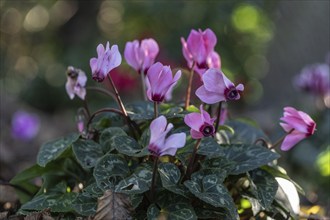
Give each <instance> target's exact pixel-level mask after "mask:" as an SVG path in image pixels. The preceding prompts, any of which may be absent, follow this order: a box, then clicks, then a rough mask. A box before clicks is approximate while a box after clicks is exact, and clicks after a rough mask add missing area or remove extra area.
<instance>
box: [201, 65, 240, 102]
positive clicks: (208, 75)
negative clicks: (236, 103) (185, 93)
mask: <svg viewBox="0 0 330 220" xmlns="http://www.w3.org/2000/svg"><path fill="white" fill-rule="evenodd" d="M202 80H203V85H202V86H201V87H199V88H198V89H197V90H196V95H197V97H198V98H199V99H200V100H202V101H203V102H205V103H207V104H214V103H217V102H221V101H230V100H238V99H239V98H240V92H242V91H243V90H244V86H243V84H238V85H237V86H235V85H234V84H233V83H232V82H231V81H230V80H229V79H228V78H227V77H226V76H225V74H223V72H221V70H218V69H213V68H211V69H208V70H207V71H206V72H205V73H204V74H203V76H202Z"/></svg>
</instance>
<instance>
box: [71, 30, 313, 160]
mask: <svg viewBox="0 0 330 220" xmlns="http://www.w3.org/2000/svg"><path fill="white" fill-rule="evenodd" d="M181 42H182V52H183V56H184V58H185V59H186V61H187V66H188V68H190V70H191V76H190V79H192V75H193V73H194V72H196V73H198V75H199V76H200V79H201V81H202V82H203V85H202V86H201V87H199V88H198V89H197V90H196V92H195V94H196V95H197V97H198V98H199V99H200V100H201V102H202V103H206V104H216V103H221V102H226V101H232V100H238V99H240V93H241V92H243V90H244V86H243V85H242V84H238V85H237V86H235V85H234V83H233V82H231V81H230V80H229V79H228V78H227V77H226V76H225V74H224V73H223V72H222V71H221V61H220V56H219V54H218V53H217V52H215V50H214V48H215V45H216V42H217V38H216V36H215V34H214V33H213V31H212V30H210V29H206V30H205V31H202V30H198V31H196V30H192V31H191V32H190V34H189V36H188V38H187V40H185V39H184V38H181ZM158 52H159V47H158V44H157V42H156V41H155V40H154V39H144V40H142V41H141V43H139V41H137V40H135V41H132V42H128V43H127V44H126V47H125V50H124V56H125V59H126V62H127V63H128V64H129V65H130V66H131V67H132V68H133V69H135V70H136V71H137V72H138V73H139V74H140V75H141V77H142V80H143V82H142V84H143V85H145V87H146V89H145V91H144V92H146V95H147V98H148V99H149V100H150V101H152V102H154V106H155V119H154V120H153V121H152V122H151V124H150V131H151V137H150V142H149V146H148V149H149V151H150V152H151V153H152V154H153V155H155V156H157V157H159V156H163V155H175V153H176V151H177V149H178V148H181V147H183V146H184V145H185V141H186V135H185V133H177V134H172V135H170V136H167V134H168V133H169V131H170V130H171V129H172V128H173V125H172V124H171V123H167V120H166V118H165V117H164V116H159V117H158V115H157V108H156V106H157V104H159V103H161V102H164V100H167V99H168V98H169V97H170V96H171V93H172V89H173V87H174V86H175V85H176V83H177V81H178V80H179V79H180V77H181V71H180V70H179V71H177V72H176V74H175V75H174V77H173V74H172V70H171V68H170V66H165V65H163V64H162V63H160V62H156V63H155V59H156V56H157V55H158ZM97 55H98V57H97V58H92V59H90V66H91V71H92V78H93V80H95V81H97V82H102V81H103V80H104V79H105V78H106V77H108V78H109V80H110V81H111V76H110V72H111V70H112V69H114V68H116V67H118V66H119V65H120V64H121V62H122V57H121V54H120V52H119V50H118V46H117V45H112V46H111V48H110V44H109V42H107V44H106V46H105V47H104V46H103V45H102V44H100V45H98V46H97ZM67 79H68V80H67V83H66V91H67V93H68V95H69V97H70V98H71V99H73V98H74V96H75V95H77V96H78V97H80V98H81V99H84V98H85V95H86V89H85V86H86V81H87V78H86V75H85V73H84V72H83V71H82V70H79V69H75V68H73V67H69V68H68V78H67ZM113 86H114V85H113ZM190 89H191V80H190V84H189V85H188V89H187V97H186V100H185V101H186V106H185V107H186V108H187V106H188V105H189V101H190ZM114 90H115V91H116V89H115V87H114ZM117 99H118V98H117ZM118 100H119V102H120V101H121V100H120V98H119V99H118ZM122 106H123V105H122ZM219 108H220V110H221V105H220V107H219ZM122 110H123V108H122ZM126 116H127V114H126ZM219 117H220V114H218V116H217V117H215V118H212V117H211V116H210V114H209V113H208V112H206V111H205V110H204V109H203V104H201V105H200V113H190V114H187V115H186V116H185V118H184V122H185V123H186V125H187V126H189V127H190V128H191V130H190V134H191V137H192V138H193V139H197V140H200V139H201V138H203V137H208V136H213V135H214V134H215V133H216V131H217V125H218V124H219ZM281 120H282V121H283V122H282V123H280V125H281V126H282V127H283V129H284V130H285V132H287V135H286V136H285V137H284V140H283V142H282V146H281V149H282V150H289V149H291V148H292V147H293V146H294V145H295V144H296V143H298V142H299V141H301V140H302V139H304V138H306V137H308V136H310V135H312V134H313V133H314V131H315V127H316V124H315V122H314V121H313V120H312V119H311V118H310V117H309V115H307V114H306V113H304V112H302V111H298V110H296V109H295V108H292V107H285V108H284V116H283V117H282V118H281Z"/></svg>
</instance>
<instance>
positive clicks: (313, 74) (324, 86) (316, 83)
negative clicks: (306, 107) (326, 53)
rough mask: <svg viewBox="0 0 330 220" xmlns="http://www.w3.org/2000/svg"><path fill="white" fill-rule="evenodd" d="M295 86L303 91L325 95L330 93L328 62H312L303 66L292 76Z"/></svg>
mask: <svg viewBox="0 0 330 220" xmlns="http://www.w3.org/2000/svg"><path fill="white" fill-rule="evenodd" d="M294 84H295V86H296V87H297V88H298V89H300V90H302V91H305V92H308V93H311V94H314V95H317V96H321V97H325V96H329V95H330V73H329V64H326V63H324V64H314V65H310V66H307V67H305V68H303V70H302V71H301V73H300V74H299V75H297V76H296V77H295V78H294Z"/></svg>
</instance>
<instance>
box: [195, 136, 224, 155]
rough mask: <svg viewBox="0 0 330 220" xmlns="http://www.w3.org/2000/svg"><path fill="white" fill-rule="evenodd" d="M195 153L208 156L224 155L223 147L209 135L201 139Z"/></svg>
mask: <svg viewBox="0 0 330 220" xmlns="http://www.w3.org/2000/svg"><path fill="white" fill-rule="evenodd" d="M197 153H198V154H201V155H205V156H208V157H209V158H213V157H220V156H224V152H223V148H222V147H220V145H219V144H218V143H217V142H216V140H215V139H214V138H211V137H208V138H203V139H202V142H201V145H200V146H199V149H198V151H197Z"/></svg>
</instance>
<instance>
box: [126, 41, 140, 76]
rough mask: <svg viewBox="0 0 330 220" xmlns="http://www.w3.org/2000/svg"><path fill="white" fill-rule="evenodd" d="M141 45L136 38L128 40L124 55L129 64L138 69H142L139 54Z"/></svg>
mask: <svg viewBox="0 0 330 220" xmlns="http://www.w3.org/2000/svg"><path fill="white" fill-rule="evenodd" d="M138 47H139V42H138V41H137V40H134V41H132V42H127V43H126V46H125V50H124V57H125V60H126V62H127V64H128V65H130V66H131V67H133V69H135V70H136V71H138V70H139V69H140V63H141V62H140V61H139V56H138V54H137V52H138Z"/></svg>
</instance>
